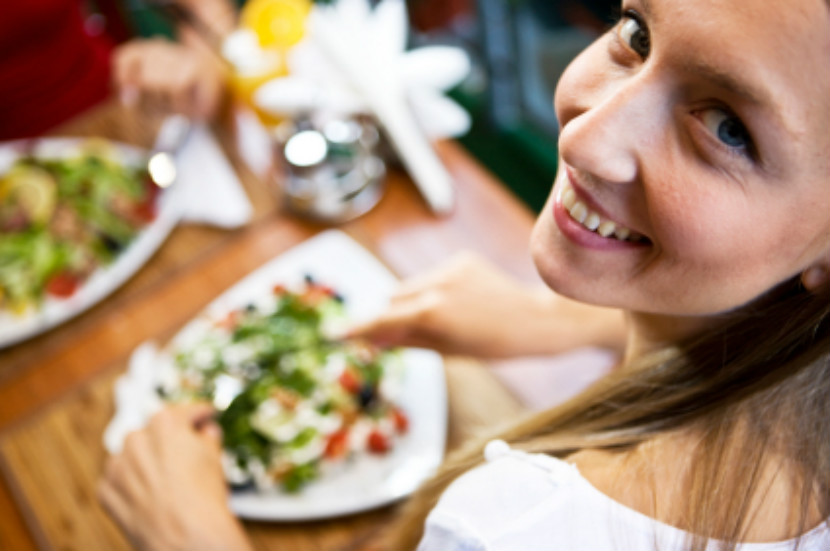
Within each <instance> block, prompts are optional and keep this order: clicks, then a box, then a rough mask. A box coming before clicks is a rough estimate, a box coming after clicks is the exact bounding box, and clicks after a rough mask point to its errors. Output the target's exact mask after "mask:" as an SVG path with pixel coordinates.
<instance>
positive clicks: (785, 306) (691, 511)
mask: <svg viewBox="0 0 830 551" xmlns="http://www.w3.org/2000/svg"><path fill="white" fill-rule="evenodd" d="M641 362H642V365H641V366H638V368H637V369H634V370H627V371H626V372H625V373H622V372H620V373H615V374H611V375H609V376H607V377H605V378H604V379H602V380H600V381H599V382H597V383H596V384H594V385H593V386H592V387H590V388H589V389H588V390H587V391H586V392H584V393H582V394H581V395H579V396H577V397H576V398H574V399H572V400H570V401H568V402H566V403H564V404H562V405H560V406H558V407H555V408H553V409H550V410H547V411H544V412H542V413H539V414H536V415H533V416H532V417H530V418H528V419H526V420H524V421H522V422H520V423H519V424H517V425H515V426H513V427H512V428H510V429H508V430H506V431H504V432H503V433H502V434H498V435H492V436H490V438H494V437H495V438H501V439H504V440H506V441H507V442H509V443H511V444H512V445H514V446H515V447H519V448H521V449H525V450H529V451H535V452H543V453H548V454H551V455H554V456H557V457H565V456H568V455H569V454H571V453H573V452H575V451H578V450H584V449H605V450H611V449H630V448H632V447H634V446H636V445H637V444H639V443H641V442H644V441H647V440H649V439H652V438H654V437H657V436H659V435H664V434H669V433H671V432H673V431H678V430H682V429H687V428H694V429H695V430H696V431H697V432H699V433H700V434H701V435H702V438H703V439H702V441H701V445H700V446H699V447H698V451H697V453H698V457H697V458H696V461H694V462H693V466H692V473H691V478H690V480H691V488H690V492H689V494H688V495H689V499H688V500H687V501H686V502H685V503H684V504H681V507H683V511H682V512H683V514H684V518H685V519H687V523H688V525H687V526H684V528H686V529H687V530H688V531H689V532H690V533H692V534H694V536H693V537H692V541H691V542H689V545H690V547H691V548H694V549H702V548H704V547H705V545H706V544H707V542H708V540H709V538H717V539H719V540H721V541H722V542H725V544H726V547H727V548H728V549H734V547H735V545H736V544H737V543H738V542H740V541H741V539H742V536H743V535H744V534H745V533H746V531H747V530H748V528H749V521H750V513H751V511H750V507H749V504H750V502H751V501H752V498H753V497H755V496H757V495H758V492H759V491H761V484H760V476H761V473H760V467H759V466H760V465H762V464H763V460H764V459H767V458H770V457H772V454H775V455H780V456H783V457H784V458H785V461H787V462H788V463H789V466H791V467H792V468H793V472H795V473H797V476H796V478H795V480H797V481H799V482H796V483H797V484H798V491H799V492H800V498H801V499H800V504H801V506H800V510H799V511H797V515H798V517H797V518H798V519H799V520H798V526H799V527H800V530H799V533H802V532H804V531H806V529H807V528H808V526H806V523H807V522H808V520H807V514H808V513H807V512H808V509H809V508H810V507H817V508H818V510H819V512H820V513H821V515H822V518H828V517H830V286H825V288H823V289H821V290H820V291H819V292H815V293H813V292H809V291H807V290H806V289H804V288H803V286H802V285H801V282H800V280H799V278H798V277H794V278H793V279H791V280H789V281H787V282H785V283H783V284H781V285H779V286H778V287H776V288H775V289H773V290H772V291H770V292H768V293H766V294H765V295H764V296H762V297H760V298H758V299H756V300H755V301H753V302H752V303H751V304H749V305H747V306H744V307H742V308H740V309H738V310H737V311H735V312H732V313H730V314H728V315H724V316H723V317H722V319H721V320H720V323H719V325H718V327H716V328H713V329H711V330H709V331H707V332H706V333H705V334H703V335H700V336H698V337H696V338H695V339H694V340H692V341H690V342H686V343H682V344H681V345H680V346H679V347H678V348H677V349H674V350H666V351H663V352H661V353H659V354H655V355H652V356H649V357H647V358H642V360H641ZM747 423H749V428H750V429H751V430H748V431H747V430H745V429H746V427H747V425H746V424H747ZM739 427H742V429H739ZM488 439H489V438H488ZM486 440H487V439H485V440H482V441H478V442H471V443H469V444H468V445H467V446H466V447H465V448H464V449H461V450H459V451H458V452H457V453H456V454H454V455H453V456H452V457H450V458H449V460H448V461H447V462H446V464H445V465H444V467H443V468H442V469H441V470H440V472H439V473H438V474H437V475H436V476H435V477H434V478H432V479H431V480H429V481H428V482H427V483H426V484H424V486H423V487H422V488H421V489H420V490H419V491H418V492H417V493H416V495H415V496H414V497H413V498H412V500H411V501H410V502H409V503H408V504H407V506H406V507H405V508H404V510H403V512H402V514H401V515H400V517H399V519H398V520H397V522H396V523H395V524H394V525H393V527H392V529H391V530H390V531H389V532H388V536H387V539H386V541H385V542H384V544H383V549H385V550H396V551H397V550H401V549H411V548H414V547H415V546H416V545H417V542H418V540H419V539H420V537H421V534H422V530H423V525H424V520H425V518H426V515H427V514H428V512H429V511H430V510H431V509H432V507H433V506H434V505H435V503H436V502H437V500H438V498H439V497H440V495H441V493H442V492H443V490H444V489H445V488H446V487H447V486H448V485H449V484H450V483H451V482H452V481H453V480H455V479H456V478H457V477H458V476H460V475H461V474H463V473H464V472H466V471H467V470H469V469H471V468H473V467H475V466H476V465H478V464H479V463H481V461H482V452H483V446H484V443H485V442H486ZM733 453H739V454H740V457H741V459H742V460H741V462H740V465H734V461H733V464H732V465H731V466H730V465H728V463H729V462H728V461H727V462H726V463H727V465H726V467H725V463H724V461H723V459H724V457H725V454H729V457H734V456H733V455H732V454H733ZM715 490H717V491H715Z"/></svg>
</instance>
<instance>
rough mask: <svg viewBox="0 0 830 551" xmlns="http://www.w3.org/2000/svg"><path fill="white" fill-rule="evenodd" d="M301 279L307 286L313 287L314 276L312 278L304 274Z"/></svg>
mask: <svg viewBox="0 0 830 551" xmlns="http://www.w3.org/2000/svg"><path fill="white" fill-rule="evenodd" d="M303 279H305V282H306V284H307V285H314V276H312V275H311V274H305V275H304V276H303Z"/></svg>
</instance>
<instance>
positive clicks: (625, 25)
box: [618, 10, 651, 59]
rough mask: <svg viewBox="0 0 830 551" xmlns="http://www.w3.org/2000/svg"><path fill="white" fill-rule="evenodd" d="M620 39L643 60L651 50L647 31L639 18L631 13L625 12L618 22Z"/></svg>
mask: <svg viewBox="0 0 830 551" xmlns="http://www.w3.org/2000/svg"><path fill="white" fill-rule="evenodd" d="M618 32H619V36H620V39H621V40H622V41H623V42H624V43H625V44H626V45H627V46H628V47H629V48H631V49H632V50H634V52H635V53H636V54H637V55H638V56H640V57H641V58H643V59H645V58H646V57H648V53H649V51H650V49H651V40H650V38H649V35H648V29H646V27H645V25H643V23H642V20H641V19H640V16H639V15H638V14H637V13H636V12H633V11H630V10H629V11H627V12H625V14H624V15H623V19H622V21H621V22H620V30H619V31H618Z"/></svg>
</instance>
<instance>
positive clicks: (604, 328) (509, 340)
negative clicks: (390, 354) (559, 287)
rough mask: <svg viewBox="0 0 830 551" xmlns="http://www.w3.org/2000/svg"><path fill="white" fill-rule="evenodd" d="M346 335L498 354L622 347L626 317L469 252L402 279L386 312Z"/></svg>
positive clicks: (458, 351) (447, 350)
mask: <svg viewBox="0 0 830 551" xmlns="http://www.w3.org/2000/svg"><path fill="white" fill-rule="evenodd" d="M349 336H363V337H367V338H369V339H370V340H372V341H374V342H376V343H377V344H380V345H390V346H391V345H404V346H421V347H425V348H433V349H436V350H438V351H440V352H443V353H446V354H464V355H473V356H480V357H493V358H495V357H509V356H527V355H547V354H557V353H560V352H564V351H567V350H571V349H575V348H578V347H581V346H591V345H592V346H602V347H608V348H615V349H620V350H621V349H622V347H623V343H624V321H623V315H622V313H621V312H618V311H616V310H611V309H607V308H599V307H595V306H589V305H585V304H582V303H579V302H574V301H571V300H568V299H565V298H563V297H561V296H558V295H556V294H554V293H553V292H551V291H550V290H549V289H546V288H531V287H527V286H524V285H521V284H519V283H518V282H516V281H514V280H512V279H510V278H509V277H508V276H506V275H505V274H503V273H502V272H501V271H499V270H498V269H497V268H496V267H495V266H493V265H492V264H490V263H489V262H487V261H485V260H484V259H482V258H480V257H478V256H476V255H473V254H471V253H464V254H462V255H459V256H457V257H456V258H454V259H453V260H451V261H450V262H449V263H447V264H445V265H444V266H441V267H439V268H437V269H436V270H434V271H432V272H428V273H426V274H424V275H422V276H419V277H415V278H412V279H410V280H408V281H405V282H404V283H403V284H402V285H401V287H400V290H399V292H398V293H397V294H396V295H395V296H394V297H393V298H392V300H391V303H390V305H389V308H388V309H387V311H386V312H385V313H384V314H383V315H381V316H380V317H379V318H377V319H376V320H374V321H372V322H370V323H368V324H365V325H363V326H360V327H356V328H353V329H352V330H351V331H350V332H349Z"/></svg>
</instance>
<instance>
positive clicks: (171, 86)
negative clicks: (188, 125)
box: [113, 38, 226, 120]
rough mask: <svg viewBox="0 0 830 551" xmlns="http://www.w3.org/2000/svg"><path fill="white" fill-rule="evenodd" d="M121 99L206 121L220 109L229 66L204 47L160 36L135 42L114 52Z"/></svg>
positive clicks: (115, 82)
mask: <svg viewBox="0 0 830 551" xmlns="http://www.w3.org/2000/svg"><path fill="white" fill-rule="evenodd" d="M113 80H114V85H115V88H116V90H117V93H118V94H119V96H120V98H121V101H122V103H124V104H126V105H135V104H137V103H139V102H140V103H142V104H144V105H152V106H154V107H157V108H159V109H163V110H166V111H173V112H177V113H182V114H184V115H187V116H188V117H191V118H195V119H199V120H206V119H209V118H211V117H213V116H214V115H215V114H216V112H217V111H218V109H219V105H220V104H221V101H222V97H223V94H224V91H225V81H226V78H225V69H224V67H223V66H222V64H221V63H220V62H219V60H217V59H215V57H214V56H213V54H211V53H210V52H209V51H207V50H206V49H205V48H201V47H198V46H196V45H186V44H180V43H176V42H170V41H169V40H164V39H161V38H153V39H149V40H131V41H129V42H127V43H125V44H123V45H121V46H119V47H118V48H117V49H116V50H115V52H114V53H113Z"/></svg>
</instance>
